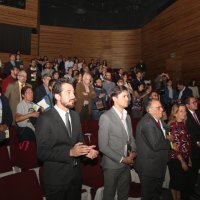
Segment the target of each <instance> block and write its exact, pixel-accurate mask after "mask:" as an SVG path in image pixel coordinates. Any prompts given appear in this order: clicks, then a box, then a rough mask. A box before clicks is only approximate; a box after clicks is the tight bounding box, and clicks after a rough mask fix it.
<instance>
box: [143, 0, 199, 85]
mask: <svg viewBox="0 0 200 200" xmlns="http://www.w3.org/2000/svg"><path fill="white" fill-rule="evenodd" d="M199 9H200V1H199V0H192V1H191V0H179V1H177V2H175V3H174V4H173V5H172V6H170V7H169V8H168V9H167V10H165V11H164V12H163V13H161V14H160V15H159V16H157V17H156V18H155V19H154V20H152V21H151V22H150V23H149V24H147V25H146V26H145V27H143V28H142V30H141V43H142V47H141V49H142V50H141V51H142V57H143V59H144V61H145V63H146V65H147V68H148V71H147V76H148V77H150V78H155V76H156V75H157V74H158V73H160V72H163V71H166V70H169V69H170V65H169V63H170V61H169V60H170V59H173V60H174V62H173V63H177V65H174V64H173V66H171V70H170V71H171V73H176V74H175V75H173V74H171V75H172V76H174V77H176V79H183V80H185V82H186V83H187V82H188V81H189V80H190V79H192V78H195V79H197V80H199V74H200V59H199V56H200V12H199ZM167 65H168V66H167ZM174 66H176V67H177V68H178V69H179V71H177V70H174V69H173V67H174Z"/></svg>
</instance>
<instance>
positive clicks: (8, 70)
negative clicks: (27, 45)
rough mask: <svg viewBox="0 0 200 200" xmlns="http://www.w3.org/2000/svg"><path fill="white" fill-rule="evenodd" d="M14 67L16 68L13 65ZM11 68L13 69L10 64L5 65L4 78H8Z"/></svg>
mask: <svg viewBox="0 0 200 200" xmlns="http://www.w3.org/2000/svg"><path fill="white" fill-rule="evenodd" d="M15 66H16V64H15ZM12 68H13V65H12V63H11V62H7V63H5V66H4V68H3V74H4V75H5V76H8V75H9V74H10V72H11V69H12Z"/></svg>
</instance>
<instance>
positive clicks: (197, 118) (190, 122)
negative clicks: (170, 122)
mask: <svg viewBox="0 0 200 200" xmlns="http://www.w3.org/2000/svg"><path fill="white" fill-rule="evenodd" d="M185 103H186V106H187V109H188V110H187V120H186V127H187V130H188V133H189V134H190V137H191V151H192V157H191V160H192V178H191V181H190V182H189V187H190V193H191V194H192V195H193V196H194V197H197V196H198V198H199V199H200V196H199V195H198V194H195V184H196V183H197V178H198V171H199V169H200V112H199V110H198V103H197V99H196V98H195V97H189V98H187V99H186V102H185Z"/></svg>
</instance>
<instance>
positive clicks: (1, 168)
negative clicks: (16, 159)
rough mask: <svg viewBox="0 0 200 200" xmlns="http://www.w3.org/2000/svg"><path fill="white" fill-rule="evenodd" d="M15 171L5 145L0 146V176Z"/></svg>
mask: <svg viewBox="0 0 200 200" xmlns="http://www.w3.org/2000/svg"><path fill="white" fill-rule="evenodd" d="M14 173H15V171H14V169H13V167H12V163H11V160H10V157H9V152H8V149H7V147H6V146H2V147H0V177H4V176H7V175H10V174H14Z"/></svg>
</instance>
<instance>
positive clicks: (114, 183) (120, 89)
mask: <svg viewBox="0 0 200 200" xmlns="http://www.w3.org/2000/svg"><path fill="white" fill-rule="evenodd" d="M111 98H112V100H113V102H114V106H113V107H112V108H111V109H110V110H108V111H107V112H105V113H104V114H103V115H102V116H101V117H100V121H99V133H98V141H99V149H100V151H101V152H102V153H103V159H102V168H103V172H104V193H103V200H113V199H114V196H115V193H116V191H117V196H118V200H127V199H128V194H129V185H130V181H131V175H130V166H131V165H133V163H134V158H135V157H136V153H135V151H136V146H135V140H134V138H133V134H132V125H131V119H130V116H129V115H128V114H127V111H126V110H125V108H127V107H128V91H127V88H126V87H125V86H116V87H115V88H114V90H113V93H112V94H111Z"/></svg>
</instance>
